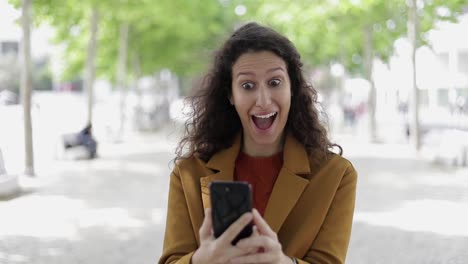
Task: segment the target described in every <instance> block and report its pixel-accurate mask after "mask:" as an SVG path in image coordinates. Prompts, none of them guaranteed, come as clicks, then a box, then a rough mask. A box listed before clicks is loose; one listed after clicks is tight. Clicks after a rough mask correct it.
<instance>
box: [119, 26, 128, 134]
mask: <svg viewBox="0 0 468 264" xmlns="http://www.w3.org/2000/svg"><path fill="white" fill-rule="evenodd" d="M128 27H129V26H128V23H126V22H125V23H123V24H122V25H120V37H119V58H118V65H117V88H118V89H119V91H120V127H119V138H120V139H121V138H122V136H123V133H124V127H125V100H126V97H127V91H126V82H125V80H126V77H127V50H128V48H127V47H128Z"/></svg>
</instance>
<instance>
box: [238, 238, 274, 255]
mask: <svg viewBox="0 0 468 264" xmlns="http://www.w3.org/2000/svg"><path fill="white" fill-rule="evenodd" d="M236 246H237V247H238V248H241V249H243V250H246V251H250V250H251V249H252V248H255V249H257V250H258V249H260V248H262V249H264V251H273V250H276V249H281V246H280V245H279V243H278V242H276V241H274V240H272V239H271V238H269V237H267V236H256V237H249V238H245V239H242V240H240V241H239V242H238V243H237V244H236ZM255 252H257V251H255Z"/></svg>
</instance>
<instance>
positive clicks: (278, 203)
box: [200, 133, 310, 233]
mask: <svg viewBox="0 0 468 264" xmlns="http://www.w3.org/2000/svg"><path fill="white" fill-rule="evenodd" d="M241 140H242V135H241V134H240V133H239V134H238V135H237V137H236V139H235V140H234V143H233V145H232V146H231V147H230V148H227V149H225V150H222V151H220V152H218V153H217V154H215V155H213V157H212V158H211V159H210V160H209V161H208V163H207V164H206V167H207V174H206V175H207V176H205V177H201V178H200V185H201V193H202V200H203V207H204V208H210V207H211V202H210V192H209V186H210V183H211V182H213V181H216V180H222V181H232V180H234V166H235V161H236V158H237V155H238V154H239V151H240V148H241V144H242V142H241ZM283 155H284V157H283V167H282V168H281V170H280V172H279V175H278V178H277V179H276V182H275V185H274V186H273V191H272V193H271V196H270V199H269V200H268V204H267V207H266V210H265V215H264V218H265V220H266V221H267V223H268V224H269V225H270V227H271V228H272V229H273V231H275V232H276V233H278V231H279V230H280V228H281V226H282V225H283V223H284V221H285V220H286V217H287V216H288V215H289V213H290V212H291V210H292V208H293V207H294V206H295V205H296V203H297V201H298V200H299V198H300V196H301V195H302V192H303V191H304V189H305V188H306V186H307V185H308V183H309V180H307V179H305V178H303V177H301V176H300V175H304V174H309V173H310V166H309V159H308V155H307V152H306V150H305V148H304V147H303V146H302V144H301V143H299V142H298V141H297V140H296V139H295V138H294V137H293V136H292V135H291V134H287V136H286V140H285V146H284V150H283ZM213 171H214V173H213Z"/></svg>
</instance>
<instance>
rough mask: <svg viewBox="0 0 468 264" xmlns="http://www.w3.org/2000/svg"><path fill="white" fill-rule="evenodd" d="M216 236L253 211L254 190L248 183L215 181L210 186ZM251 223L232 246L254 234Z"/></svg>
mask: <svg viewBox="0 0 468 264" xmlns="http://www.w3.org/2000/svg"><path fill="white" fill-rule="evenodd" d="M210 200H211V207H212V209H211V212H212V214H211V215H212V220H213V221H212V222H213V230H214V236H215V237H216V238H217V237H219V236H221V235H222V234H223V232H224V231H225V230H226V229H228V227H229V226H230V225H231V224H232V223H234V222H235V221H236V220H237V219H238V218H239V217H241V216H242V215H243V214H244V213H246V212H251V211H252V188H251V186H250V184H248V183H246V182H232V181H214V182H212V183H211V184H210ZM252 227H253V223H249V224H248V225H247V226H246V227H245V228H244V229H243V230H242V231H241V232H240V233H239V234H238V235H237V237H236V238H235V239H234V240H233V241H232V242H231V244H232V245H235V244H237V242H238V241H239V240H241V239H243V238H246V237H249V236H250V235H251V234H252Z"/></svg>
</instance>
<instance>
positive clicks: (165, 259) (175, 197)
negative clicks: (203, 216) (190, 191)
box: [158, 166, 198, 264]
mask: <svg viewBox="0 0 468 264" xmlns="http://www.w3.org/2000/svg"><path fill="white" fill-rule="evenodd" d="M197 248H198V243H197V240H196V237H195V234H194V231H193V228H192V223H191V221H190V216H189V211H188V207H187V200H186V198H185V192H184V188H183V185H182V181H181V179H180V174H179V172H178V166H176V167H175V168H174V171H173V172H172V173H171V179H170V185H169V199H168V207H167V218H166V230H165V235H164V245H163V252H162V255H161V258H160V259H159V262H158V264H169V263H171V264H176V263H177V264H189V263H190V261H191V258H192V255H193V253H194V252H195V250H196V249H197Z"/></svg>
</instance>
